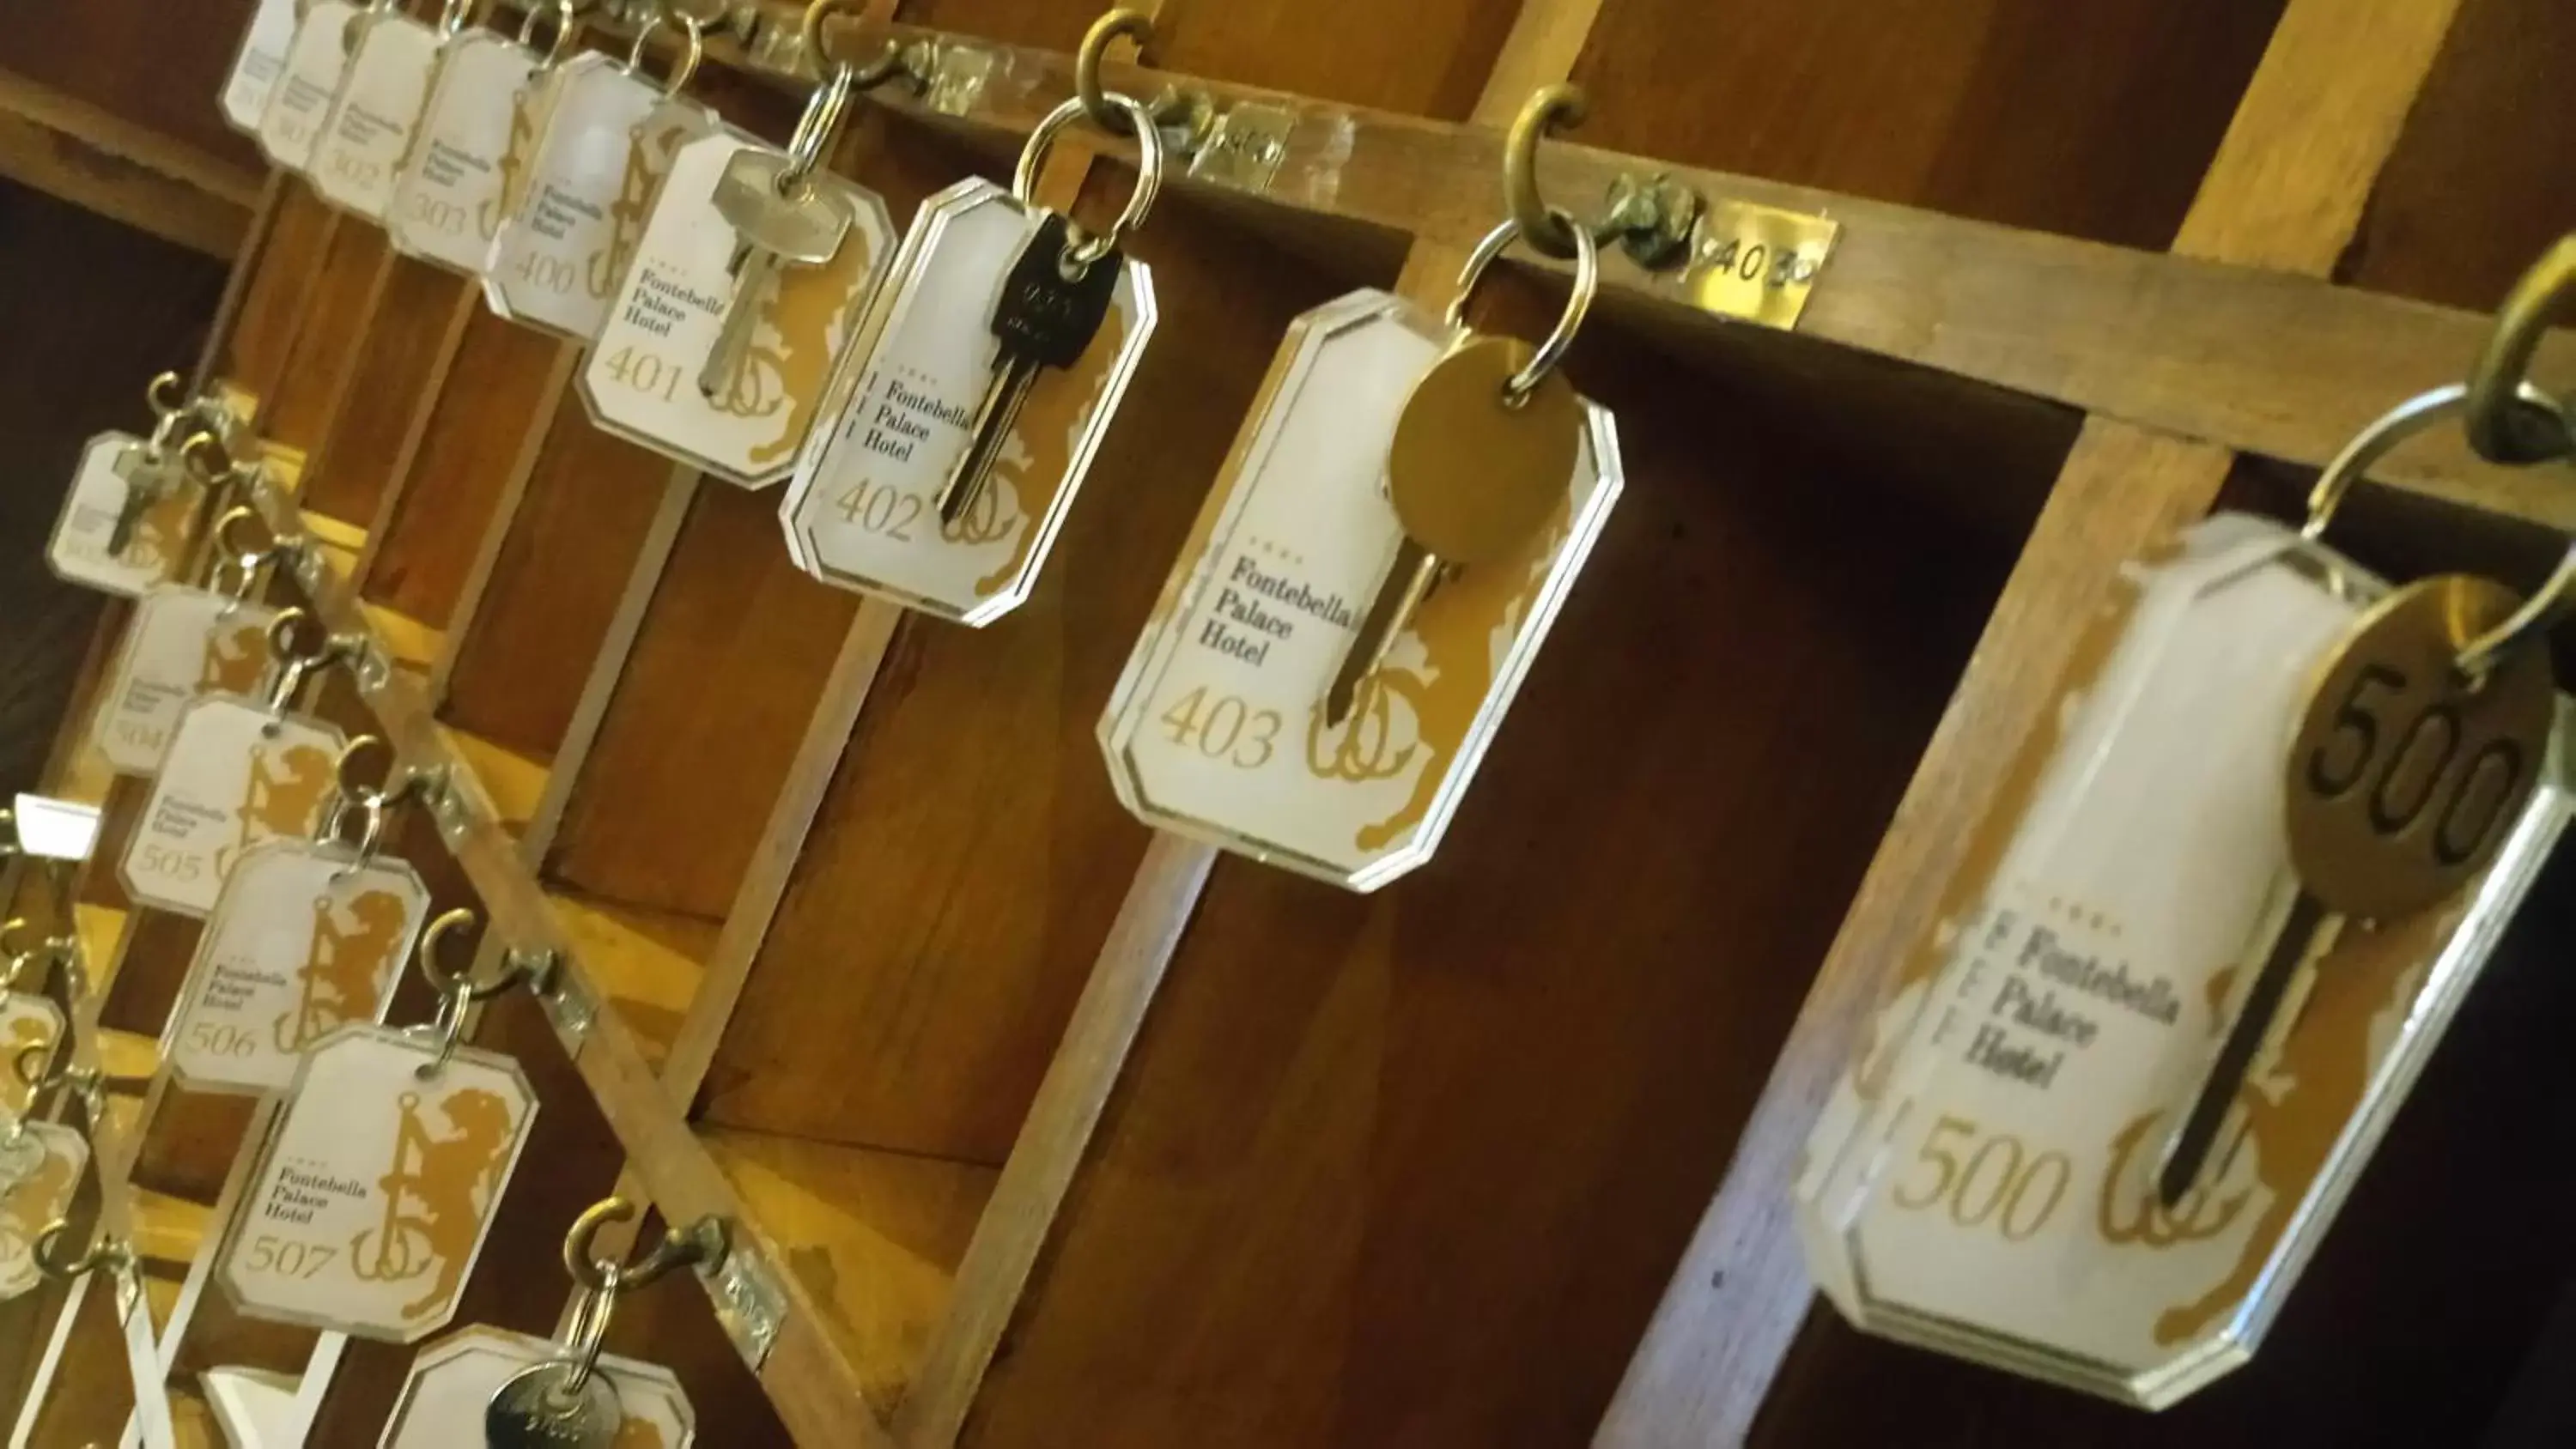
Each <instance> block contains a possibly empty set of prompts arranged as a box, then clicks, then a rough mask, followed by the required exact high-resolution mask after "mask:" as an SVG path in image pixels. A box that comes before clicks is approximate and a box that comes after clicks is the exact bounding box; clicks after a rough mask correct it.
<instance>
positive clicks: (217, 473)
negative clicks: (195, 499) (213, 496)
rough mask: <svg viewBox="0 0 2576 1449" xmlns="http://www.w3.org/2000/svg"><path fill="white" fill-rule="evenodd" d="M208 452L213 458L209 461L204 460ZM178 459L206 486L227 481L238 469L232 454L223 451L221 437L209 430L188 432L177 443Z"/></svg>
mask: <svg viewBox="0 0 2576 1449" xmlns="http://www.w3.org/2000/svg"><path fill="white" fill-rule="evenodd" d="M210 454H211V455H212V456H213V458H214V461H213V462H211V463H210V462H208V461H206V459H207V457H208V455H210ZM179 461H180V462H182V463H185V464H187V465H188V467H189V468H190V470H192V471H193V472H195V473H196V475H197V477H198V479H199V480H200V481H202V482H203V483H205V484H206V485H207V486H208V487H213V486H214V485H216V484H219V483H225V482H229V481H231V480H232V478H233V477H234V475H235V474H236V473H237V472H239V471H240V470H239V469H238V468H236V467H235V465H234V463H233V460H232V456H231V455H230V454H228V453H226V452H225V451H224V441H223V439H221V438H218V437H216V436H215V435H214V434H213V433H210V432H195V433H190V434H189V435H188V437H187V439H186V441H184V442H182V443H180V444H179Z"/></svg>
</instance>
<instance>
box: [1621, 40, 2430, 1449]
mask: <svg viewBox="0 0 2576 1449" xmlns="http://www.w3.org/2000/svg"><path fill="white" fill-rule="evenodd" d="M2450 9H2451V7H2450V5H2449V4H2445V3H2436V4H2429V5H2428V4H2418V3H2416V0H2366V3H2355V0H2296V3H2294V4H2293V5H2292V6H2291V7H2290V9H2289V11H2288V12H2287V13H2286V14H2285V15H2284V17H2283V19H2282V22H2281V28H2280V38H2279V40H2278V41H2276V43H2275V44H2274V45H2273V47H2272V48H2271V49H2270V51H2269V52H2267V54H2266V55H2265V58H2264V63H2263V65H2262V68H2261V69H2260V70H2258V71H2257V72H2256V74H2255V78H2254V82H2253V84H2252V86H2251V87H2250V88H2249V89H2248V91H2247V93H2246V96H2245V99H2244V102H2243V103H2242V105H2241V106H2240V107H2239V108H2238V112H2237V118H2236V121H2235V122H2234V124H2233V125H2232V126H2231V127H2230V129H2229V132H2228V136H2227V139H2226V141H2225V142H2224V143H2223V145H2222V146H2221V148H2220V152H2219V159H2218V162H2217V163H2216V165H2215V166H2214V167H2213V169H2212V171H2211V174H2210V177H2209V179H2208V180H2207V182H2206V183H2205V184H2204V186H2203V188H2202V191H2201V195H2200V198H2199V200H2198V201H2196V202H2195V203H2194V206H2193V211H2192V216H2191V217H2190V219H2189V220H2187V221H2186V222H2185V224H2184V226H2183V229H2182V233H2181V244H2182V245H2185V246H2190V247H2195V248H2202V249H2212V250H2221V251H2224V252H2226V253H2228V254H2229V255H2242V256H2245V257H2249V258H2252V259H2254V260H2257V261H2259V262H2261V263H2263V264H2265V265H2268V266H2274V267H2293V266H2296V267H2303V268H2305V269H2307V270H2310V271H2322V270H2324V269H2325V268H2326V267H2328V266H2330V265H2331V264H2332V262H2333V260H2334V258H2335V257H2336V255H2337V254H2338V253H2339V252H2340V251H2341V250H2342V247H2343V245H2344V243H2345V242H2346V241H2347V240H2348V239H2349V235H2350V232H2351V230H2352V228H2353V227H2354V225H2355V224H2356V223H2357V221H2358V218H2359V216H2360V208H2361V205H2362V203H2363V201H2364V200H2365V199H2366V198H2367V196H2368V194H2369V190H2370V186H2371V183H2372V181H2373V180H2374V178H2375V177H2376V176H2377V174H2378V169H2379V166H2380V165H2381V163H2382V162H2384V161H2385V159H2386V156H2387V153H2388V150H2389V148H2390V147H2391V146H2392V145H2393V144H2394V141H2395V137H2396V134H2397V128H2398V126H2399V125H2400V124H2401V123H2402V122H2403V120H2404V117H2405V116H2406V113H2407V111H2408V109H2409V108H2410V107H2411V105H2412V104H2413V101H2414V97H2415V93H2416V91H2417V89H2418V88H2419V87H2420V86H2421V85H2422V83H2423V80H2424V77H2425V75H2426V73H2427V72H2428V71H2429V70H2430V68H2431V66H2432V63H2433V59H2434V56H2435V54H2436V53H2437V51H2438V49H2439V46H2440V41H2441V37H2442V33H2443V26H2442V24H2441V23H2440V21H2441V20H2443V19H2446V18H2447V16H2448V14H2449V12H2450ZM2436 12H2438V13H2436ZM2428 15H2429V16H2431V17H2432V19H2431V20H2430V21H2429V22H2428V19H2427V17H2428ZM2278 155H2294V156H2302V157H2305V158H2306V161H2305V163H2304V164H2303V165H2302V166H2300V167H2299V168H2298V169H2296V170H2294V171H2287V172H2284V171H2280V170H2276V169H2275V168H2274V167H2273V166H2272V164H2271V161H2270V158H2272V157H2274V156H2278ZM2393 395H2394V394H2392V396H2393ZM2387 401H2388V398H2386V397H2383V398H2381V399H2379V401H2378V403H2377V406H2380V407H2385V406H2386V404H2387ZM2232 462H2233V458H2232V456H2231V455H2230V454H2229V453H2228V452H2227V451H2226V450H2224V449H2220V448H2214V447H2209V446H2206V445H2202V444H2197V443H2193V442H2189V441H2185V440H2183V439H2179V438H2173V437H2167V436H2159V435H2157V434H2154V433H2151V432H2147V431H2143V430H2140V429H2138V428H2135V427H2132V426H2129V425H2127V424H2125V423H2121V422H2114V421H2106V420H2097V421H2095V422H2093V423H2091V424H2089V425H2088V426H2087V427H2086V429H2085V432H2084V435H2083V437H2082V439H2081V440H2080V441H2079V442H2078V443H2077V445H2076V448H2075V450H2074V452H2073V454H2072V455H2071V456H2070V457H2069V459H2068V461H2067V466H2066V469H2065V471H2064V472H2063V473H2062V474H2061V475H2060V476H2059V478H2058V482H2057V487H2056V490H2055V492H2054V493H2053V494H2052V495H2051V497H2050V499H2049V502H2048V506H2047V507H2046V509H2045V510H2044V511H2043V512H2042V513H2041V515H2040V519H2039V522H2038V524H2037V526H2036V527H2035V528H2034V529H2033V530H2032V533H2031V537H2030V542H2029V544H2028V546H2027V547H2026V548H2025V549H2024V551H2023V554H2022V558H2021V562H2020V565H2019V566H2018V567H2017V568H2016V569H2015V570H2014V572H2013V575H2012V578H2011V580H2010V581H2009V582H2008V583H2007V584H2006V585H2005V588H2004V593H2003V597H2002V599H2001V600H2000V601H1999V602H1998V604H1997V605H1996V609H1995V613H1994V616H1993V618H1992V620H1991V621H1990V622H1989V623H1988V625H1987V627H1986V632H1985V637H1984V639H1983V640H1982V641H1981V642H1980V643H1979V645H1978V648H1977V652H1976V654H1975V656H1974V659H1973V661H1972V662H1971V664H1970V666H1969V668H1968V671H1967V674H1966V676H1965V678H1964V679H1963V680H1962V681H1961V683H1960V686H1959V689H1958V692H1957V694H1956V695H1955V696H1954V697H1953V699H1952V701H1951V705H1950V708H1949V710H1948V712H1947V713H1946V714H1945V715H1944V717H1943V718H1942V721H1941V725H1940V728H1939V730H1938V732H1937V733H1936V734H1935V735H1934V736H1933V739H1932V743H1931V746H1930V748H1929V749H1927V750H1926V751H1925V753H1924V757H1923V762H1922V765H1921V767H1920V768H1919V769H1918V770H1917V772H1916V774H1915V777H1914V782H1913V784H1912V786H1911V787H1910V788H1909V789H1908V790H1907V792H1906V796H1905V801H1904V803H1903V805H1902V806H1900V807H1899V809H1898V811H1897V814H1896V818H1895V821H1894V822H1893V824H1892V825H1891V827H1890V828H1889V830H1888V833H1887V836H1886V839H1885V841H1884V842H1883V844H1882V845H1881V847H1880V849H1879V853H1878V857H1877V859H1876V860H1875V861H1874V862H1873V864H1872V865H1871V867H1870V870H1869V873H1868V875H1867V877H1866V878H1865V879H1864V880H1863V882H1862V884H1861V889H1860V893H1859V895H1858V897H1857V898H1856V899H1855V900H1854V902H1853V905H1852V909H1851V912H1850V914H1849V916H1848V917H1847V919H1846V920H1845V923H1844V926H1843V929H1842V933H1841V935H1840V936H1839V937H1838V938H1837V939H1836V940H1835V942H1834V946H1833V950H1832V952H1831V953H1830V954H1829V955H1828V956H1827V957H1826V960H1825V964H1824V967H1823V969H1822V971H1821V972H1820V973H1819V974H1818V976H1817V979H1816V983H1815V986H1814V988H1813V989H1812V990H1811V992H1810V993H1809V995H1808V998H1807V1002H1806V1006H1805V1008H1804V1009H1803V1010H1802V1011H1801V1013H1800V1015H1799V1017H1798V1020H1797V1023H1796V1025H1795V1027H1793V1029H1792V1030H1791V1033H1790V1037H1789V1041H1788V1044H1787V1046H1786V1047H1785V1048H1784V1049H1783V1051H1782V1052H1781V1054H1780V1056H1779V1059H1778V1061H1777V1063H1776V1065H1775V1066H1774V1068H1773V1070H1772V1073H1771V1079H1770V1082H1769V1084H1768V1086H1767V1087H1766V1088H1765V1089H1764V1092H1763V1096H1762V1101H1761V1104H1760V1106H1759V1107H1758V1109H1757V1110H1756V1112H1755V1114H1754V1116H1753V1120H1752V1121H1751V1122H1750V1123H1749V1124H1748V1125H1747V1126H1746V1128H1745V1130H1744V1134H1743V1136H1742V1138H1741V1140H1740V1142H1739V1145H1738V1147H1737V1149H1736V1155H1735V1159H1734V1161H1733V1162H1732V1163H1731V1164H1730V1165H1729V1167H1728V1170H1727V1175H1726V1179H1725V1181H1724V1183H1723V1185H1722V1186H1721V1187H1720V1189H1719V1192H1718V1194H1717V1197H1716V1199H1715V1200H1714V1202H1712V1204H1711V1205H1710V1208H1709V1211H1708V1214H1707V1216H1706V1217H1705V1218H1703V1219H1702V1221H1701V1223H1700V1227H1699V1230H1698V1233H1697V1235H1696V1236H1695V1237H1694V1238H1693V1240H1692V1242H1691V1245H1690V1248H1689V1250H1688V1252H1687V1253H1686V1254H1685V1256H1684V1257H1683V1259H1682V1262H1681V1266H1680V1268H1679V1270H1678V1271H1677V1272H1676V1273H1675V1274H1674V1276H1673V1281H1672V1287H1671V1289H1670V1290H1669V1292H1668V1293H1667V1295H1666V1297H1665V1299H1664V1301H1663V1304H1662V1306H1661V1307H1660V1308H1659V1309H1658V1310H1657V1312H1656V1316H1655V1320H1654V1323H1653V1325H1652V1327H1651V1328H1650V1329H1649V1331H1648V1335H1647V1338H1646V1342H1645V1343H1644V1345H1643V1346H1642V1347H1641V1348H1640V1349H1639V1350H1638V1353H1637V1356H1636V1357H1635V1359H1634V1360H1633V1361H1632V1362H1631V1363H1630V1365H1629V1370H1628V1376H1627V1379H1626V1381H1625V1382H1624V1383H1623V1384H1622V1385H1621V1387H1620V1392H1619V1396H1618V1399H1617V1400H1616V1401H1615V1402H1614V1404H1613V1405H1612V1407H1611V1411H1610V1415H1609V1417H1608V1419H1607V1420H1606V1421H1605V1423H1604V1426H1603V1428H1602V1431H1601V1434H1600V1437H1599V1439H1598V1441H1597V1442H1598V1443H1600V1444H1601V1445H1603V1446H1608V1449H1661V1446H1666V1445H1671V1444H1676V1443H1733V1442H1736V1441H1738V1440H1741V1439H1742V1438H1743V1437H1744V1435H1745V1434H1746V1433H1747V1431H1748V1430H1749V1428H1750V1427H1751V1424H1752V1421H1753V1417H1754V1415H1755V1413H1756V1412H1757V1411H1758V1410H1759V1408H1760V1406H1761V1404H1762V1402H1763V1399H1764V1396H1765V1394H1766V1392H1767V1391H1768V1388H1769V1385H1770V1383H1771V1380H1772V1377H1773V1375H1774V1374H1775V1373H1776V1372H1777V1370H1778V1367H1779V1363H1780V1359H1781V1355H1782V1354H1783V1353H1784V1352H1785V1351H1786V1350H1787V1347H1788V1345H1789V1342H1790V1340H1791V1338H1792V1337H1793V1336H1794V1335H1795V1334H1796V1333H1797V1330H1798V1326H1799V1324H1800V1323H1801V1322H1802V1321H1803V1320H1804V1319H1805V1317H1806V1315H1807V1312H1808V1310H1809V1307H1810V1306H1811V1304H1812V1303H1813V1301H1814V1293H1813V1289H1812V1287H1811V1286H1810V1284H1809V1282H1808V1280H1807V1277H1806V1272H1805V1267H1804V1260H1803V1256H1802V1254H1801V1252H1800V1250H1799V1247H1798V1243H1797V1239H1796V1235H1795V1233H1794V1231H1793V1229H1792V1225H1791V1222H1790V1208H1789V1202H1788V1196H1787V1187H1788V1183H1789V1181H1790V1179H1791V1176H1792V1174H1793V1172H1794V1171H1795V1164H1796V1162H1797V1159H1798V1156H1799V1154H1800V1153H1801V1152H1802V1151H1803V1150H1804V1148H1805V1145H1806V1141H1807V1137H1808V1134H1809V1132H1810V1131H1811V1129H1812V1127H1813V1125H1814V1122H1815V1120H1816V1115H1817V1112H1818V1111H1819V1110H1820V1108H1821V1106H1822V1104H1823V1102H1824V1099H1825V1095H1826V1093H1827V1091H1828V1090H1829V1089H1830V1087H1831V1084H1832V1082H1833V1081H1834V1079H1835V1078H1836V1076H1838V1075H1839V1074H1840V1073H1841V1071H1842V1069H1843V1066H1844V1064H1845V1063H1846V1062H1847V1061H1848V1060H1849V1059H1850V1054H1851V1052H1852V1050H1853V1047H1854V1044H1855V1042H1856V1040H1857V1035H1858V1030H1859V1027H1860V1024H1861V1022H1862V1020H1863V1018H1864V1016H1865V1014H1866V1013H1867V1012H1868V1010H1869V1008H1870V1007H1871V1005H1872V1003H1873V1001H1874V1000H1875V998H1876V996H1877V993H1878V990H1879V986H1880V982H1881V981H1882V980H1883V973H1884V970H1885V968H1887V967H1888V966H1889V965H1890V964H1891V963H1893V962H1896V961H1898V960H1901V959H1902V958H1903V957H1904V955H1905V953H1906V952H1907V951H1908V950H1910V949H1911V947H1912V945H1913V943H1914V942H1916V941H1917V940H1920V939H1921V938H1922V937H1923V935H1924V933H1925V932H1927V931H1928V930H1930V929H1931V926H1932V923H1933V919H1934V916H1935V914H1936V912H1937V909H1938V904H1939V902H1940V900H1941V898H1942V895H1943V892H1944V890H1945V888H1946V886H1947V884H1948V882H1949V880H1950V877H1951V875H1952V874H1953V873H1954V872H1955V871H1956V870H1957V869H1959V867H1960V865H1961V861H1962V857H1963V855H1964V852H1965V849H1966V844H1967V839H1968V837H1969V836H1970V834H1971V828H1972V827H1973V826H1974V825H1975V823H1976V822H1977V820H1978V819H1979V818H1981V816H1982V814H1983V810H1984V807H1985V803H1986V802H1987V801H1988V800H1989V799H1991V798H1992V796H1993V794H1994V791H1995V788H1996V785H1997V783H1998V781H1999V780H2000V777H2001V772H2002V770H2003V769H2004V767H2005V765H2006V763H2007V762H2008V761H2009V760H2010V758H2011V756H2012V752H2013V750H2014V748H2016V747H2017V746H2018V743H2019V742H2020V741H2021V740H2023V739H2024V738H2026V737H2027V736H2028V734H2029V732H2030V730H2031V728H2032V727H2033V726H2034V725H2035V724H2036V723H2037V721H2038V719H2039V716H2040V713H2041V711H2043V710H2045V709H2046V708H2048V707H2049V703H2050V701H2051V700H2052V699H2053V698H2054V695H2055V690H2056V682H2057V680H2058V678H2059V676H2060V674H2061V673H2062V672H2063V669H2064V667H2065V664H2066V661H2067V659H2068V657H2069V655H2070V654H2071V652H2072V649H2073V646H2074V640H2075V637H2076V634H2077V632H2078V630H2079V628H2080V625H2081V621H2083V620H2086V619H2089V618H2091V617H2093V615H2094V613H2095V611H2096V608H2097V606H2098V604H2099V602H2100V600H2101V598H2102V597H2103V591H2104V590H2105V589H2107V588H2108V587H2109V585H2110V582H2111V580H2112V578H2113V577H2114V575H2115V571H2116V569H2117V568H2118V566H2119V565H2120V564H2121V563H2122V562H2123V561H2125V560H2127V559H2130V558H2133V557H2135V556H2137V554H2138V553H2139V552H2140V551H2141V550H2142V549H2143V548H2144V547H2145V546H2146V545H2147V544H2148V542H2149V541H2150V540H2152V539H2155V538H2157V537H2159V536H2161V535H2163V534H2164V533H2166V532H2167V531H2169V530H2170V529H2172V528H2173V527H2174V526H2176V525H2178V524H2181V523H2185V522H2188V521H2189V520H2191V519H2192V518H2195V517H2197V516H2199V515H2200V514H2201V513H2203V512H2205V511H2206V510H2207V509H2208V507H2209V505H2210V503H2211V502H2212V501H2213V500H2214V499H2215V498H2216V497H2217V495H2218V489H2219V486H2220V485H2221V483H2223V482H2224V481H2225V478H2226V475H2227V471H2228V468H2229V466H2230V465H2231V463H2232Z"/></svg>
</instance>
